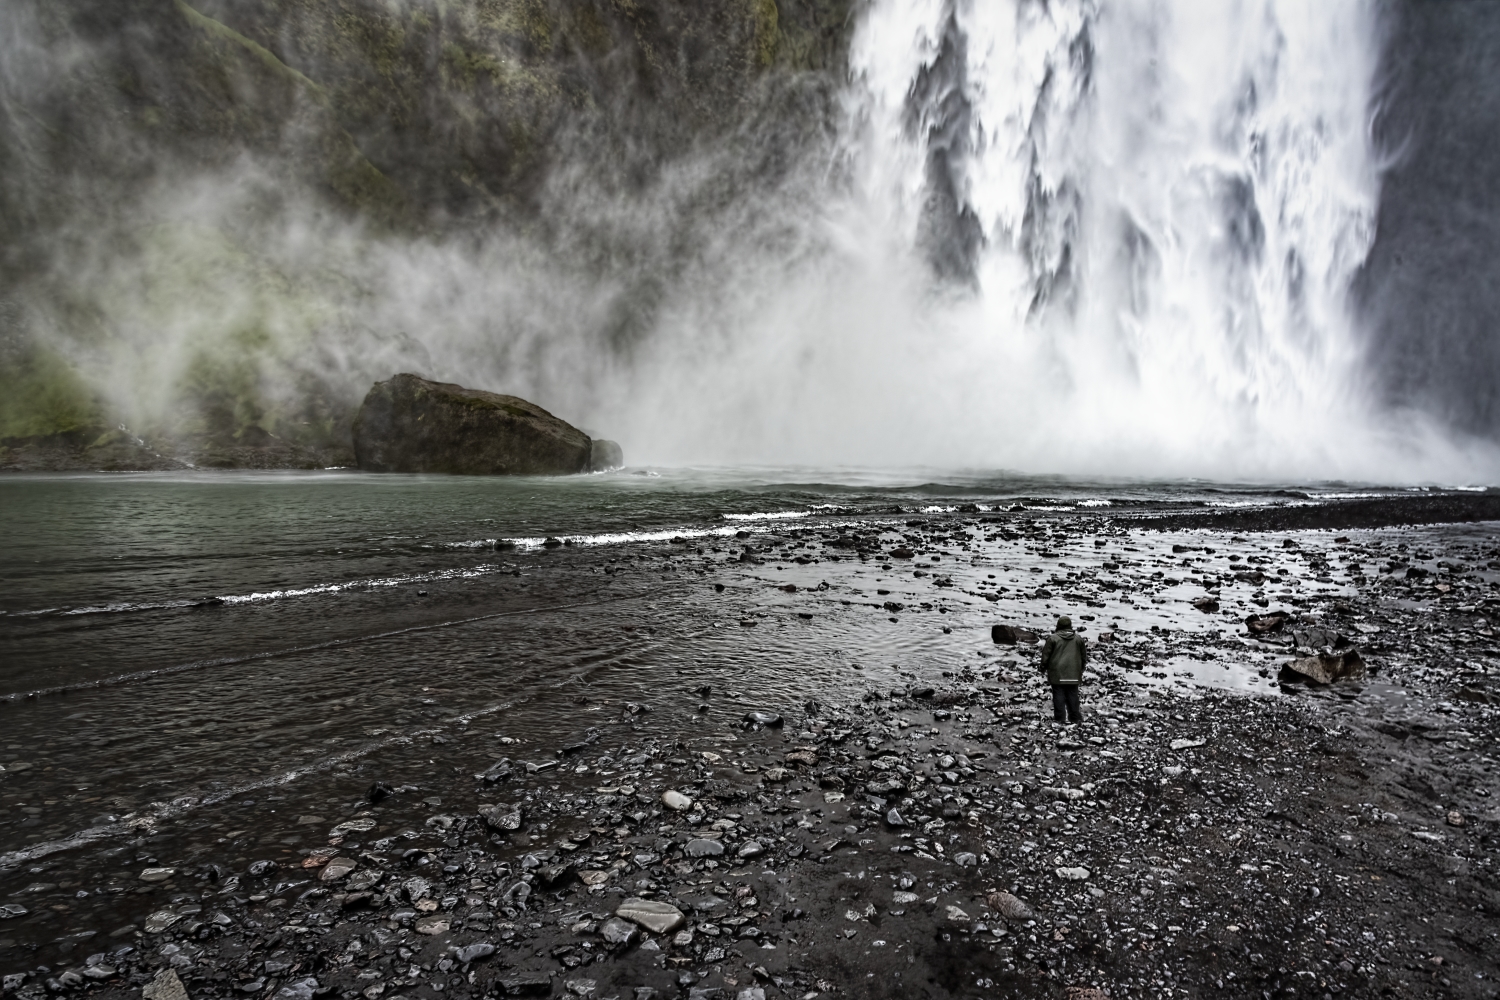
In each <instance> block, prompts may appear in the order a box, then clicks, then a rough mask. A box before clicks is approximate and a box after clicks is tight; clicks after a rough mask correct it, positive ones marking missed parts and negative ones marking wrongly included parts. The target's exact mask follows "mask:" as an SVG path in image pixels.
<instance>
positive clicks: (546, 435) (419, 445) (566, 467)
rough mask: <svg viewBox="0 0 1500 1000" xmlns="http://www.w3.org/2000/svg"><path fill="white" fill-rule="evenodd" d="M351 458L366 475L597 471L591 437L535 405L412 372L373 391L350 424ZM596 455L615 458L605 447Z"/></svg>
mask: <svg viewBox="0 0 1500 1000" xmlns="http://www.w3.org/2000/svg"><path fill="white" fill-rule="evenodd" d="M614 450H615V451H616V452H617V451H618V446H616V448H615V449H614ZM354 455H355V460H356V463H357V464H358V466H359V467H360V468H361V469H363V470H365V471H367V472H444V473H453V474H460V475H522V476H524V475H542V476H547V475H554V476H555V475H571V474H574V473H580V472H588V471H590V470H591V469H592V468H593V467H594V464H593V463H594V447H593V442H592V441H590V440H589V436H588V435H587V434H585V433H583V431H581V430H579V429H578V428H576V427H574V426H572V425H571V424H568V423H567V422H565V421H563V420H560V419H558V418H557V417H555V416H553V415H552V414H550V413H548V412H547V411H546V410H544V409H542V408H541V407H540V406H537V405H536V404H534V403H528V402H527V401H526V400H524V399H519V398H517V397H515V396H502V395H499V394H498V393H493V392H485V391H484V390H482V389H466V388H464V387H463V386H459V385H454V384H452V383H447V382H433V381H430V380H428V379H425V378H422V377H421V376H418V375H411V374H400V375H396V376H395V377H393V378H391V379H390V380H389V381H386V382H376V383H375V385H374V386H372V387H371V388H370V392H369V394H368V395H366V396H365V400H364V403H363V404H361V405H360V408H359V414H358V416H356V417H355V419H354ZM599 457H600V458H601V460H602V459H605V458H609V457H618V456H615V455H611V454H610V449H609V448H607V447H604V448H601V449H600V456H599Z"/></svg>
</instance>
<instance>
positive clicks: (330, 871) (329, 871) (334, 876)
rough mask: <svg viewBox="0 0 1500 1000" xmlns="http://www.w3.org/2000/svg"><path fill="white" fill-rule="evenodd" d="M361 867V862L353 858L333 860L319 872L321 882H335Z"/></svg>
mask: <svg viewBox="0 0 1500 1000" xmlns="http://www.w3.org/2000/svg"><path fill="white" fill-rule="evenodd" d="M358 867H359V862H358V861H355V860H354V859H353V858H333V859H331V860H330V861H329V862H328V864H326V865H324V866H323V870H322V871H320V872H318V881H319V882H334V881H337V880H338V879H341V878H343V877H344V876H345V875H348V874H349V873H350V872H352V871H354V869H356V868H358Z"/></svg>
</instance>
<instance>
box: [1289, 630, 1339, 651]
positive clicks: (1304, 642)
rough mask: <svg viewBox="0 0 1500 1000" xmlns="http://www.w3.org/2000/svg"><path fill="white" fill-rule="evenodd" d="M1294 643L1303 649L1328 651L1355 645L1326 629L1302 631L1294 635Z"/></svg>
mask: <svg viewBox="0 0 1500 1000" xmlns="http://www.w3.org/2000/svg"><path fill="white" fill-rule="evenodd" d="M1292 641H1293V642H1295V643H1296V644H1297V645H1298V646H1300V647H1302V648H1303V649H1328V650H1334V651H1337V650H1342V649H1346V648H1348V647H1349V646H1351V645H1353V643H1351V642H1350V641H1349V640H1348V639H1346V638H1344V637H1343V636H1342V635H1339V634H1338V633H1337V632H1335V631H1334V630H1333V629H1326V628H1310V629H1300V630H1298V631H1296V632H1293V633H1292Z"/></svg>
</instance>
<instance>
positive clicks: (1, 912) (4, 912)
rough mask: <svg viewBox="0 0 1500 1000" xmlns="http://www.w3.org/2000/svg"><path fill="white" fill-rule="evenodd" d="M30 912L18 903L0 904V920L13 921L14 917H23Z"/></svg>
mask: <svg viewBox="0 0 1500 1000" xmlns="http://www.w3.org/2000/svg"><path fill="white" fill-rule="evenodd" d="M30 912H31V911H30V910H28V909H26V907H24V906H22V905H21V904H20V903H5V904H0V920H14V919H15V918H16V917H24V916H26V914H28V913H30Z"/></svg>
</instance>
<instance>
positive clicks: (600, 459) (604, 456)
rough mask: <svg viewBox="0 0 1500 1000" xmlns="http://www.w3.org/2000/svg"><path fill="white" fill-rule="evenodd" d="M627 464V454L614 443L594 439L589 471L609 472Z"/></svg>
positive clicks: (590, 453)
mask: <svg viewBox="0 0 1500 1000" xmlns="http://www.w3.org/2000/svg"><path fill="white" fill-rule="evenodd" d="M624 464H625V452H624V450H623V449H621V447H620V446H619V445H618V444H617V443H615V442H614V441H606V440H605V439H604V438H594V439H593V442H592V447H591V449H590V451H589V471H590V472H608V471H609V470H610V469H618V468H620V467H621V466H623V465H624Z"/></svg>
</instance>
